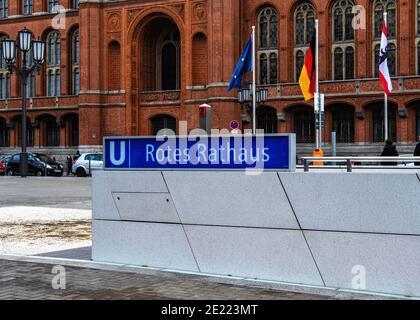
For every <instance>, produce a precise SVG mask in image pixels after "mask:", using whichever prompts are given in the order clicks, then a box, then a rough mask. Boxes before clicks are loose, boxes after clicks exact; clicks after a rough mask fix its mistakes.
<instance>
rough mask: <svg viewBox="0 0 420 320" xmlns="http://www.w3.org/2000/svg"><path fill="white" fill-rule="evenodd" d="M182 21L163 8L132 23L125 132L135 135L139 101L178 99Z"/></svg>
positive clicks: (147, 102)
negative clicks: (128, 95)
mask: <svg viewBox="0 0 420 320" xmlns="http://www.w3.org/2000/svg"><path fill="white" fill-rule="evenodd" d="M183 30H184V29H183V22H182V19H180V17H178V16H177V14H176V13H174V12H172V11H171V10H169V9H166V8H163V7H162V8H155V9H153V10H147V11H146V12H143V13H141V14H140V15H139V16H138V17H137V18H136V19H135V20H134V21H133V24H132V28H131V31H130V32H129V39H130V44H129V45H130V47H131V50H130V54H129V58H130V62H129V65H130V73H131V77H130V85H129V87H130V88H131V99H130V102H129V108H127V131H128V132H127V133H128V134H130V135H138V134H139V133H140V132H144V130H141V128H140V126H141V124H142V123H144V119H143V120H142V119H141V115H142V112H141V109H140V108H141V105H142V104H150V103H158V104H159V103H160V104H162V103H164V102H165V101H172V102H174V101H180V97H181V88H182V87H183V84H182V83H183V82H182V81H183V77H182V71H181V69H182V66H183V59H184V55H183Z"/></svg>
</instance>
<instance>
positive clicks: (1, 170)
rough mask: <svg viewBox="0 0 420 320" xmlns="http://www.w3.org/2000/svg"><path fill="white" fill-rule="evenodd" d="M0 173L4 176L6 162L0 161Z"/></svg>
mask: <svg viewBox="0 0 420 320" xmlns="http://www.w3.org/2000/svg"><path fill="white" fill-rule="evenodd" d="M0 175H2V176H4V164H3V162H1V161H0Z"/></svg>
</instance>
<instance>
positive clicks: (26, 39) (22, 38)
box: [18, 28, 32, 52]
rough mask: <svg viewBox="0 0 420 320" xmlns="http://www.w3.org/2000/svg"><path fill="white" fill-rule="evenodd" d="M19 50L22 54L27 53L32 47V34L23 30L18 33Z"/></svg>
mask: <svg viewBox="0 0 420 320" xmlns="http://www.w3.org/2000/svg"><path fill="white" fill-rule="evenodd" d="M18 38H19V49H20V50H21V51H23V52H28V51H29V50H31V47H32V33H31V32H30V31H29V30H28V29H26V28H24V29H23V30H21V31H19V36H18Z"/></svg>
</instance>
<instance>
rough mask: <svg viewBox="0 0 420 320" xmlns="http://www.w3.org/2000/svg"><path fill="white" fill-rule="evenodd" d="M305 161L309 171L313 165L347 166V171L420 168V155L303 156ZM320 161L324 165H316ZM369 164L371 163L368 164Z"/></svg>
mask: <svg viewBox="0 0 420 320" xmlns="http://www.w3.org/2000/svg"><path fill="white" fill-rule="evenodd" d="M301 160H302V161H303V169H304V171H305V172H309V171H310V168H311V165H312V168H314V169H315V168H316V169H323V168H326V169H330V168H334V167H337V166H338V167H339V168H342V166H345V167H346V169H347V172H353V169H354V168H359V169H373V168H382V169H387V168H399V169H404V168H410V169H415V168H418V169H419V170H420V166H417V167H416V164H420V157H303V158H301ZM318 163H322V164H323V165H322V166H319V165H316V164H318ZM383 163H385V164H386V163H389V164H390V165H389V166H384V165H382V164H383ZM394 163H397V164H400V165H407V164H414V167H398V166H395V165H393V164H394ZM367 164H369V165H367Z"/></svg>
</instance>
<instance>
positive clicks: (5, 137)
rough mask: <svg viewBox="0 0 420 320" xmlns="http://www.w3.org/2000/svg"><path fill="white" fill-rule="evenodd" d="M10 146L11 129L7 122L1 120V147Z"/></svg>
mask: <svg viewBox="0 0 420 320" xmlns="http://www.w3.org/2000/svg"><path fill="white" fill-rule="evenodd" d="M8 146H9V128H7V125H6V120H4V119H3V118H0V147H8Z"/></svg>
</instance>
